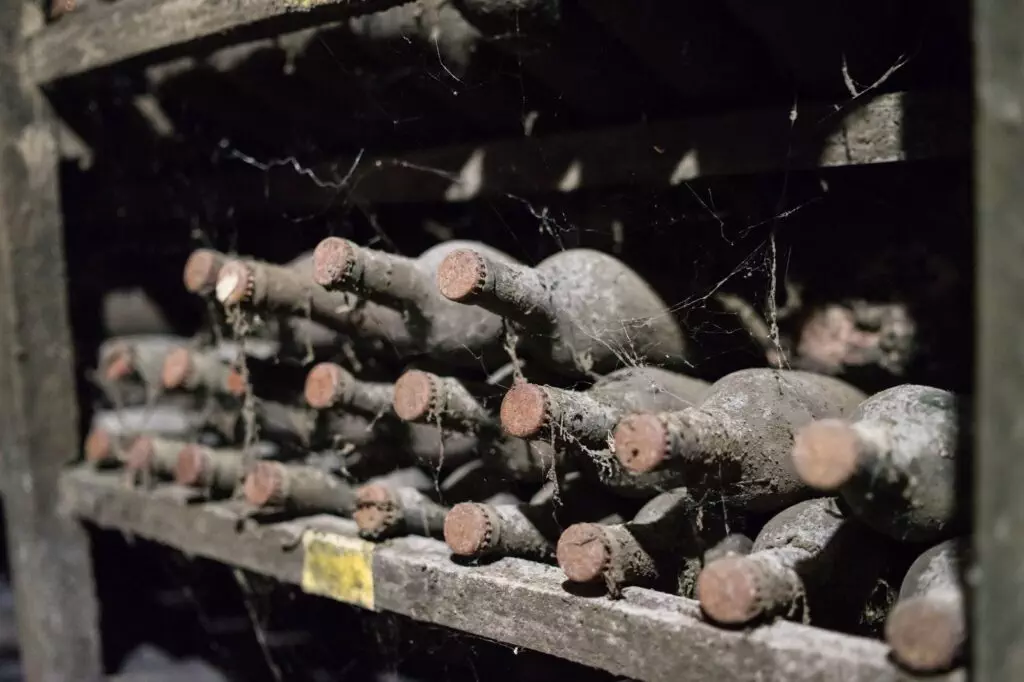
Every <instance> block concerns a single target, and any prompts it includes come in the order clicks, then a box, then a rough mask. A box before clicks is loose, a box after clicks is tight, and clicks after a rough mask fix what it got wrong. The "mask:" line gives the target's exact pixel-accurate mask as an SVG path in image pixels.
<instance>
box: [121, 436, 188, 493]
mask: <svg viewBox="0 0 1024 682" xmlns="http://www.w3.org/2000/svg"><path fill="white" fill-rule="evenodd" d="M186 445H187V443H185V442H183V441H180V440H169V439H166V438H153V437H151V436H139V437H138V438H136V439H135V440H134V441H133V442H132V444H131V446H130V447H129V448H128V453H127V456H126V459H125V473H126V475H127V477H128V479H129V480H130V481H132V482H133V483H139V484H143V485H147V484H150V483H152V482H155V481H158V480H164V479H169V478H171V476H173V474H174V469H175V467H176V465H177V463H178V453H179V452H181V450H182V448H184V447H185V446H186Z"/></svg>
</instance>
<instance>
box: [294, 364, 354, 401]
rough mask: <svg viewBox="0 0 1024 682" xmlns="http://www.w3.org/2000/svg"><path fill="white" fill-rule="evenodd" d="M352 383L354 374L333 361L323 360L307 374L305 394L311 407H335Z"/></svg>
mask: <svg viewBox="0 0 1024 682" xmlns="http://www.w3.org/2000/svg"><path fill="white" fill-rule="evenodd" d="M351 384H352V375H351V374H349V373H348V372H346V371H345V370H344V369H343V368H342V367H341V366H340V365H336V364H335V363H333V362H321V363H319V364H318V365H316V366H315V367H313V369H311V370H310V371H309V374H307V375H306V385H305V388H304V391H303V393H304V395H305V397H306V403H307V404H309V406H310V407H312V408H314V409H317V410H323V409H327V408H329V407H334V406H335V405H337V404H338V403H339V402H341V401H342V398H343V397H344V396H345V392H346V391H347V390H348V389H349V387H350V386H351Z"/></svg>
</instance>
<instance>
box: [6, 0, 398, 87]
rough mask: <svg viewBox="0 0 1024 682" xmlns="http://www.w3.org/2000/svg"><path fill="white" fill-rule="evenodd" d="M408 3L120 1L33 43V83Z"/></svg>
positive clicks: (29, 60) (70, 19) (29, 58)
mask: <svg viewBox="0 0 1024 682" xmlns="http://www.w3.org/2000/svg"><path fill="white" fill-rule="evenodd" d="M401 1H402V0H118V2H116V3H112V4H106V5H101V6H95V7H90V8H88V9H87V10H86V11H83V12H82V13H81V14H80V15H77V16H76V15H75V14H70V15H68V16H67V17H65V18H64V19H63V20H62V21H60V22H58V23H56V24H53V25H51V26H48V27H47V28H45V29H43V30H42V31H40V32H39V33H38V34H37V35H35V36H34V37H33V38H32V39H31V40H30V41H29V43H28V46H27V50H26V54H25V59H26V69H27V72H28V77H29V78H30V79H31V80H32V81H33V82H35V83H39V84H43V83H49V82H52V81H55V80H58V79H61V78H67V77H69V76H75V75H78V74H82V73H85V72H87V71H91V70H93V69H97V68H101V67H104V66H111V65H113V64H117V63H118V62H122V61H125V60H127V59H132V58H133V57H139V56H141V55H150V56H151V58H156V57H158V56H162V57H165V58H166V57H169V56H171V54H172V53H171V52H169V50H171V49H172V48H175V47H178V46H184V45H188V44H191V43H196V42H197V41H201V42H203V43H204V47H209V46H212V45H213V44H216V43H220V42H226V41H229V40H233V39H234V40H237V39H240V38H239V37H238V35H237V34H238V32H239V31H242V30H245V31H247V32H246V33H245V34H244V37H245V38H250V39H251V38H253V37H256V36H258V35H264V34H273V33H278V32H281V31H288V30H297V29H300V28H306V27H309V26H315V25H319V24H324V23H329V22H331V21H338V20H340V19H344V18H345V17H348V16H351V15H354V14H361V13H366V12H375V11H378V10H381V9H386V8H387V7H390V6H393V5H397V4H401Z"/></svg>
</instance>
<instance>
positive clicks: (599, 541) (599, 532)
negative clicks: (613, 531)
mask: <svg viewBox="0 0 1024 682" xmlns="http://www.w3.org/2000/svg"><path fill="white" fill-rule="evenodd" d="M555 554H556V557H557V559H558V565H559V566H560V567H561V568H562V571H564V572H565V576H566V577H567V578H568V579H569V580H571V581H573V582H574V583H588V582H591V581H593V580H597V579H598V578H600V577H602V576H603V575H604V574H605V572H606V571H607V570H608V568H609V567H610V566H611V563H612V558H613V551H612V545H611V543H610V542H609V539H608V535H607V534H606V533H605V529H604V528H603V527H602V526H600V525H598V524H596V523H577V524H576V525H573V526H569V527H568V528H567V529H566V530H565V532H564V533H562V536H561V537H560V538H558V547H557V549H556V552H555Z"/></svg>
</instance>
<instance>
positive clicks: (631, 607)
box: [62, 469, 963, 682]
mask: <svg viewBox="0 0 1024 682" xmlns="http://www.w3.org/2000/svg"><path fill="white" fill-rule="evenodd" d="M62 493H63V495H62V505H63V507H64V509H65V510H66V511H67V512H68V513H71V514H74V515H77V516H80V517H82V518H83V519H88V520H91V521H92V522H94V523H95V524H97V525H98V526H100V527H102V528H108V529H115V530H120V531H123V532H127V533H132V534H133V535H137V536H140V537H142V538H146V539H148V540H152V541H154V542H158V543H162V544H165V545H169V546H171V547H175V548H177V549H179V550H181V551H183V552H186V553H188V554H191V555H196V556H201V557H205V558H208V559H213V560H215V561H221V562H224V563H227V564H231V565H234V566H239V567H241V568H245V569H248V570H251V571H255V572H258V573H262V574H266V575H270V576H273V577H275V578H277V579H279V580H283V581H286V582H289V583H295V584H298V585H304V584H307V583H305V581H304V568H306V566H305V564H304V562H305V561H306V560H307V554H306V553H305V552H304V549H303V546H304V543H303V542H302V538H303V536H304V534H306V533H307V532H309V533H315V534H316V535H317V536H318V537H320V536H327V537H328V538H329V537H340V538H342V539H348V538H352V537H354V533H355V528H354V524H353V523H352V522H351V521H348V520H344V519H336V518H331V517H327V516H316V517H310V518H307V519H302V520H297V521H285V522H280V523H274V524H267V525H262V526H256V525H253V524H252V523H251V522H250V523H248V524H246V523H241V524H240V523H239V519H240V514H241V511H242V508H241V507H240V506H238V503H235V502H220V503H204V504H194V503H191V502H192V501H193V500H192V496H191V493H189V492H188V491H184V490H182V489H180V488H177V487H175V486H166V487H163V488H158V489H156V490H154V491H151V492H146V491H140V490H132V489H129V488H126V487H125V486H124V485H122V484H121V482H120V479H119V478H118V476H117V475H116V474H110V473H96V472H93V471H90V470H87V469H78V470H70V471H68V472H67V473H66V474H65V475H64V477H63V481H62ZM371 552H372V554H371V556H372V558H371V559H370V565H371V567H372V585H373V588H372V590H373V606H374V608H375V609H376V610H381V611H390V612H394V613H399V614H403V615H406V616H409V617H411V618H414V619H416V620H419V621H424V622H428V623H433V624H436V625H442V626H445V627H449V628H454V629H457V630H461V631H464V632H468V633H472V634H474V635H477V636H479V637H484V638H487V639H491V640H494V641H497V642H503V643H505V644H508V645H510V646H521V647H524V648H527V649H533V650H536V651H540V652H542V653H546V654H551V655H554V656H559V657H562V658H566V659H569V660H571V661H575V662H577V663H582V664H585V665H589V666H592V667H596V668H601V669H604V670H607V671H610V672H612V673H615V674H617V675H624V676H628V677H630V678H634V679H641V680H649V681H650V682H678V681H679V680H682V679H686V680H692V681H693V682H701V681H705V680H706V681H707V682H712V681H715V682H717V681H718V680H726V679H728V680H735V681H736V682H755V681H772V680H778V681H779V682H783V681H785V682H810V681H812V680H813V681H826V680H827V681H829V682H839V681H840V680H841V681H843V682H896V681H897V680H905V679H907V678H906V676H904V675H903V674H902V673H900V672H899V671H898V670H897V669H896V668H894V667H893V666H892V664H891V663H890V662H889V661H888V659H887V651H886V647H885V646H884V645H883V644H882V643H881V642H876V641H872V640H868V639H863V638H858V637H850V636H846V635H841V634H836V633H831V632H826V631H823V630H819V629H815V628H811V627H807V626H804V625H800V624H797V623H790V622H786V621H778V622H776V623H773V624H771V625H766V626H762V627H759V628H756V629H753V630H749V631H742V632H732V631H726V630H721V629H718V628H715V627H712V626H711V625H708V624H706V623H704V622H703V621H702V620H701V618H700V614H699V608H698V606H697V604H696V602H694V601H692V600H689V599H683V598H680V597H674V596H672V595H667V594H662V593H659V592H653V591H651V590H644V589H638V588H627V589H626V590H625V595H624V598H623V599H621V600H611V599H609V598H607V597H604V596H584V595H581V594H574V593H570V592H569V591H567V590H565V589H564V588H563V587H562V581H563V576H562V575H561V572H560V571H559V570H558V569H556V568H554V567H552V566H547V565H543V564H537V563H533V562H529V561H522V560H518V559H502V560H500V561H497V562H494V563H491V564H487V565H480V566H470V565H465V564H459V563H456V562H455V561H453V560H452V559H451V558H450V555H449V552H448V550H447V547H446V546H445V545H444V544H443V543H441V542H438V541H436V540H430V539H426V538H400V539H396V540H392V541H390V542H388V543H386V544H382V545H378V546H377V547H376V548H375V549H373V550H371ZM307 578H308V575H307ZM934 679H935V680H937V681H941V682H954V681H956V682H959V681H960V680H962V679H963V675H962V673H959V672H958V673H953V674H951V675H948V676H939V677H937V678H934Z"/></svg>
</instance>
